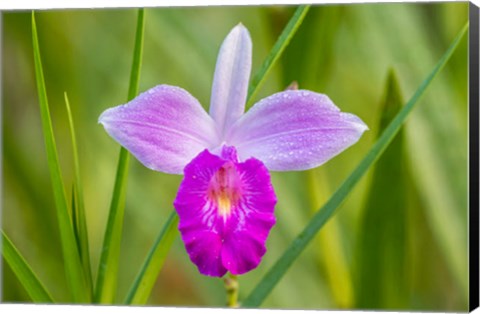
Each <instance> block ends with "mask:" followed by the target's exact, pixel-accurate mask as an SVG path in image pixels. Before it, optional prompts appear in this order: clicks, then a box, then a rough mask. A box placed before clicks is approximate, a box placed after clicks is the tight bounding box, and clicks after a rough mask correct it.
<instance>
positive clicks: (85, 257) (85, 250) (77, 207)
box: [64, 92, 93, 298]
mask: <svg viewBox="0 0 480 314" xmlns="http://www.w3.org/2000/svg"><path fill="white" fill-rule="evenodd" d="M64 96H65V106H66V108H67V114H68V123H69V126H70V137H71V141H72V152H73V165H74V182H75V184H74V187H73V191H72V220H73V227H74V231H75V236H76V238H77V242H78V251H79V254H80V259H81V260H82V265H83V271H84V274H85V280H86V283H87V286H88V287H89V289H88V291H87V292H88V293H89V298H91V297H92V294H93V284H92V270H91V266H90V252H89V245H88V231H87V221H86V217H85V204H84V201H83V187H82V181H81V179H80V162H79V158H78V146H77V139H76V135H75V126H74V124H73V117H72V112H71V110H70V102H69V101H68V96H67V93H66V92H65V94H64Z"/></svg>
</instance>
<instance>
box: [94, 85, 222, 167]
mask: <svg viewBox="0 0 480 314" xmlns="http://www.w3.org/2000/svg"><path fill="white" fill-rule="evenodd" d="M99 122H100V123H101V124H103V126H104V127H105V130H106V131H107V132H108V134H110V136H111V137H113V138H114V139H115V140H116V141H117V142H119V143H120V145H122V146H123V147H125V148H126V149H127V150H129V151H130V152H131V153H132V154H133V155H134V156H135V157H136V158H137V159H138V160H139V161H140V162H141V163H142V164H143V165H145V166H146V167H148V168H150V169H153V170H156V171H161V172H166V173H173V174H181V173H182V172H183V168H184V167H185V165H186V164H187V163H189V162H190V161H191V160H192V159H193V158H194V157H195V156H196V155H198V153H199V152H201V151H202V150H204V149H205V148H211V147H213V146H215V145H216V144H217V143H218V135H217V131H216V128H215V124H214V122H213V120H212V119H211V118H210V116H209V115H208V114H207V113H206V112H205V110H204V109H203V108H202V106H201V105H200V104H199V103H198V101H197V100H196V99H195V98H194V97H193V96H192V95H190V94H189V93H188V92H187V91H185V90H184V89H182V88H179V87H175V86H169V85H159V86H156V87H154V88H152V89H150V90H148V91H146V92H144V93H142V94H140V95H139V96H138V97H136V98H135V99H133V100H132V101H130V102H129V103H127V104H125V105H122V106H117V107H114V108H110V109H107V110H106V111H105V112H103V113H102V115H101V116H100V118H99Z"/></svg>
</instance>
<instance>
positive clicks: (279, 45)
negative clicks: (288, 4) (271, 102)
mask: <svg viewBox="0 0 480 314" xmlns="http://www.w3.org/2000/svg"><path fill="white" fill-rule="evenodd" d="M309 9H310V5H301V6H299V7H298V8H297V10H296V11H295V13H294V14H293V16H292V18H291V19H290V21H288V24H287V26H285V28H284V29H283V32H282V34H280V37H278V39H277V42H275V45H273V48H272V50H270V53H269V54H268V56H267V58H265V60H264V61H263V64H262V66H261V67H260V70H259V71H258V72H257V74H256V75H255V76H254V77H253V78H252V80H251V82H250V86H249V87H248V97H247V108H248V107H249V106H250V105H251V102H252V101H253V98H254V96H255V94H256V93H257V92H258V89H259V88H260V86H261V84H262V83H263V81H264V80H265V78H266V77H267V75H268V73H269V72H270V70H271V69H272V68H273V66H274V65H275V63H276V62H277V61H278V59H279V58H280V56H281V55H282V53H283V51H284V50H285V48H287V46H288V44H289V43H290V40H291V39H292V37H293V35H295V33H296V32H297V30H298V28H299V27H300V25H302V22H303V19H304V18H305V15H307V12H308V10H309Z"/></svg>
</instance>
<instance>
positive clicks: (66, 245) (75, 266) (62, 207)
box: [32, 12, 89, 302]
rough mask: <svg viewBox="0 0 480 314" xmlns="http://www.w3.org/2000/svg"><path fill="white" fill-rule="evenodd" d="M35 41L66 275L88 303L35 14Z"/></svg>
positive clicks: (72, 289)
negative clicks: (64, 182) (56, 138)
mask: <svg viewBox="0 0 480 314" xmlns="http://www.w3.org/2000/svg"><path fill="white" fill-rule="evenodd" d="M32 38H33V56H34V62H35V78H36V84H37V90H38V98H39V104H40V114H41V119H42V129H43V136H44V139H45V146H46V150H47V159H48V167H49V170H50V177H51V180H52V186H53V194H54V199H55V207H56V211H57V219H58V225H59V230H60V239H61V243H62V252H63V259H64V263H65V274H66V277H67V282H68V284H69V287H70V293H71V295H72V301H73V302H88V300H89V299H88V294H87V291H88V290H87V285H86V282H85V276H84V274H83V267H82V264H81V261H80V256H79V254H78V250H77V245H76V241H75V235H74V233H73V227H72V222H71V219H70V215H69V209H68V205H67V199H66V195H65V189H64V185H63V179H62V175H61V173H60V165H59V162H58V155H57V148H56V144H55V138H54V136H53V127H52V121H51V118H50V111H49V108H48V99H47V91H46V88H45V79H44V76H43V69H42V61H41V57H40V48H39V44H38V35H37V26H36V23H35V14H34V12H32Z"/></svg>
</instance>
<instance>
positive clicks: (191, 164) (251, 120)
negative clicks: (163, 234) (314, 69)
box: [99, 24, 367, 277]
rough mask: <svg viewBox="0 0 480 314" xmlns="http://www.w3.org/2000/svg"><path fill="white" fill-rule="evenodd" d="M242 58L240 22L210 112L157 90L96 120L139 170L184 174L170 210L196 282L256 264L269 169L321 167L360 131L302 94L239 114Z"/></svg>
mask: <svg viewBox="0 0 480 314" xmlns="http://www.w3.org/2000/svg"><path fill="white" fill-rule="evenodd" d="M251 60H252V42H251V39H250V34H249V33H248V30H247V29H246V28H245V27H244V26H243V25H241V24H239V25H237V26H236V27H234V28H233V30H232V31H231V32H230V33H229V34H228V35H227V37H226V38H225V40H224V42H223V44H222V46H221V47H220V52H219V55H218V59H217V64H216V69H215V74H214V78H213V85H212V95H211V102H210V114H207V112H206V111H205V110H204V109H203V107H202V106H201V105H200V103H199V102H198V101H197V100H196V99H195V98H194V97H193V96H192V95H190V94H189V93H188V92H187V91H185V90H184V89H182V88H179V87H175V86H169V85H159V86H156V87H154V88H152V89H150V90H148V91H146V92H144V93H142V94H140V95H139V96H138V97H136V98H135V99H133V100H132V101H130V102H128V103H127V104H125V105H121V106H117V107H114V108H110V109H108V110H106V111H105V112H103V114H102V115H101V116H100V118H99V122H100V123H101V124H103V126H104V127H105V130H106V131H107V132H108V134H109V135H110V136H111V137H113V138H114V139H115V140H116V141H117V142H119V143H120V144H121V145H122V146H123V147H125V148H126V149H127V150H129V151H130V152H131V153H132V154H133V155H134V156H135V157H136V158H137V159H138V160H139V161H140V162H141V163H142V164H143V165H145V166H146V167H148V168H150V169H153V170H156V171H160V172H165V173H170V174H182V173H183V174H184V178H183V181H182V182H181V184H180V187H179V190H178V194H177V196H176V199H175V201H174V207H175V209H176V211H177V213H178V215H179V230H180V233H181V236H182V239H183V242H184V244H185V248H186V250H187V252H188V254H189V256H190V259H191V260H192V262H193V263H194V264H195V265H196V266H197V267H198V270H199V271H200V272H201V273H202V274H204V275H209V276H217V277H221V276H223V275H224V274H225V273H226V272H231V273H232V274H235V275H238V274H243V273H245V272H248V271H250V270H252V269H254V268H256V267H257V266H258V264H259V263H260V261H261V259H262V257H263V255H264V254H265V252H266V247H265V242H266V239H267V237H268V234H269V232H270V230H271V228H272V227H273V225H274V224H275V216H274V208H275V204H276V202H277V198H276V196H275V192H274V189H273V186H272V184H271V182H270V175H269V172H268V171H269V170H271V171H292V170H306V169H311V168H314V167H317V166H320V165H321V164H323V163H325V162H326V161H327V160H329V159H330V158H332V157H334V156H335V155H337V154H339V153H340V152H342V151H343V150H345V149H346V148H348V147H349V146H351V145H352V144H354V143H355V142H357V141H358V139H359V138H360V136H361V135H362V133H363V132H364V131H365V130H367V126H366V125H365V124H364V123H363V122H362V120H360V119H359V118H358V117H357V116H355V115H353V114H349V113H343V112H340V110H339V109H338V108H337V107H336V106H335V105H334V104H333V102H332V101H331V100H330V99H329V98H328V97H327V96H326V95H323V94H318V93H315V92H311V91H307V90H287V91H283V92H279V93H276V94H274V95H272V96H269V97H267V98H265V99H263V100H260V101H259V102H258V103H256V104H255V105H254V106H253V107H252V108H251V109H250V110H249V111H248V112H246V113H244V110H245V102H246V99H247V89H248V81H249V77H250V70H251Z"/></svg>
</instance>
